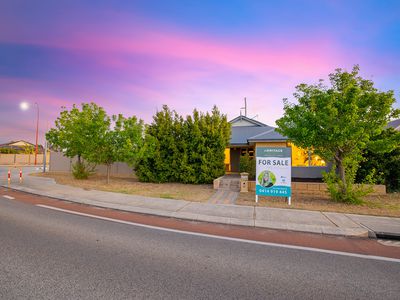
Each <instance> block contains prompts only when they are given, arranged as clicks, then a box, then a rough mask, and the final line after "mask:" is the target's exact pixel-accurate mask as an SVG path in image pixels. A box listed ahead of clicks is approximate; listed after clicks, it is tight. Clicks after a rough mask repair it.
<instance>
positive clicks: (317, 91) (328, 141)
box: [277, 66, 398, 201]
mask: <svg viewBox="0 0 400 300" xmlns="http://www.w3.org/2000/svg"><path fill="white" fill-rule="evenodd" d="M329 80H330V84H331V85H330V86H326V85H325V84H324V81H323V80H320V81H319V83H318V84H315V85H307V84H300V85H298V86H297V87H296V93H294V97H295V98H296V99H297V102H298V103H296V104H295V103H289V102H288V100H287V99H284V112H285V113H284V116H283V117H282V118H281V119H279V120H278V121H277V124H278V126H279V128H278V131H279V132H280V133H282V134H284V135H286V136H287V137H288V138H289V139H290V140H291V141H293V142H294V143H295V144H296V145H297V146H299V147H303V148H311V149H313V151H314V152H315V153H316V154H318V155H320V156H321V157H322V158H324V159H325V160H326V161H333V162H334V165H335V166H336V167H337V175H336V176H337V177H336V182H337V184H338V187H339V195H340V199H338V200H343V201H347V200H348V199H349V195H348V193H349V192H350V191H351V186H352V183H353V181H354V176H355V171H356V169H357V167H358V163H359V161H360V159H361V153H362V151H363V150H364V149H366V147H367V146H368V145H369V144H370V143H371V142H372V139H373V138H374V137H376V136H378V135H379V134H380V133H381V131H382V130H383V129H384V127H385V125H386V124H387V122H388V121H389V119H390V118H391V117H393V116H395V115H397V114H398V111H397V110H394V109H393V108H392V105H393V103H394V102H395V98H394V94H393V91H388V92H381V91H378V90H377V89H376V88H375V87H374V84H373V82H372V81H371V80H367V79H363V78H362V77H361V76H359V67H358V66H354V68H353V70H352V71H351V72H347V71H344V70H342V69H337V70H336V71H335V73H332V74H330V75H329ZM373 142H374V143H380V145H382V146H385V143H382V141H376V140H374V141H373ZM385 147H386V146H385ZM387 150H390V149H387Z"/></svg>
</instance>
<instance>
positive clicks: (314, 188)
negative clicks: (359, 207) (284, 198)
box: [249, 181, 386, 196]
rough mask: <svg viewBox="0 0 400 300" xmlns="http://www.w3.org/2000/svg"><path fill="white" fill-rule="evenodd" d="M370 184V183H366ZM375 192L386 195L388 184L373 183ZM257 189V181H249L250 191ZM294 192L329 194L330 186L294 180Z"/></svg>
mask: <svg viewBox="0 0 400 300" xmlns="http://www.w3.org/2000/svg"><path fill="white" fill-rule="evenodd" d="M365 186H370V185H365ZM372 188H373V190H374V191H373V192H372V193H371V194H370V195H385V194H386V186H385V185H383V184H379V185H373V186H372ZM255 190H256V182H255V181H249V191H255ZM292 193H293V194H294V195H316V196H328V188H327V186H326V183H316V182H292Z"/></svg>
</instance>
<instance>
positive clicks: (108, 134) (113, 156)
mask: <svg viewBox="0 0 400 300" xmlns="http://www.w3.org/2000/svg"><path fill="white" fill-rule="evenodd" d="M112 119H113V121H114V122H115V125H114V128H113V129H111V128H107V129H106V131H105V132H104V134H103V135H102V139H101V140H99V143H98V147H97V148H96V151H94V152H92V153H91V154H90V155H89V156H88V160H89V161H91V162H94V163H98V164H105V165H106V166H107V183H108V182H109V180H110V169H111V165H112V164H113V163H115V162H117V161H119V162H127V163H129V164H131V165H134V164H135V162H136V157H137V155H138V153H139V149H140V148H141V146H142V145H143V130H144V124H143V121H142V120H138V119H137V118H136V117H135V116H133V117H130V118H124V117H123V116H122V115H121V114H120V115H118V116H113V117H112Z"/></svg>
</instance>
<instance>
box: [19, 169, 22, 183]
mask: <svg viewBox="0 0 400 300" xmlns="http://www.w3.org/2000/svg"><path fill="white" fill-rule="evenodd" d="M19 182H22V169H19Z"/></svg>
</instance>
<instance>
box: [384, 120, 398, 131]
mask: <svg viewBox="0 0 400 300" xmlns="http://www.w3.org/2000/svg"><path fill="white" fill-rule="evenodd" d="M387 127H391V128H393V129H394V130H397V131H400V119H397V120H393V121H390V122H389V123H388V125H387Z"/></svg>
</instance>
